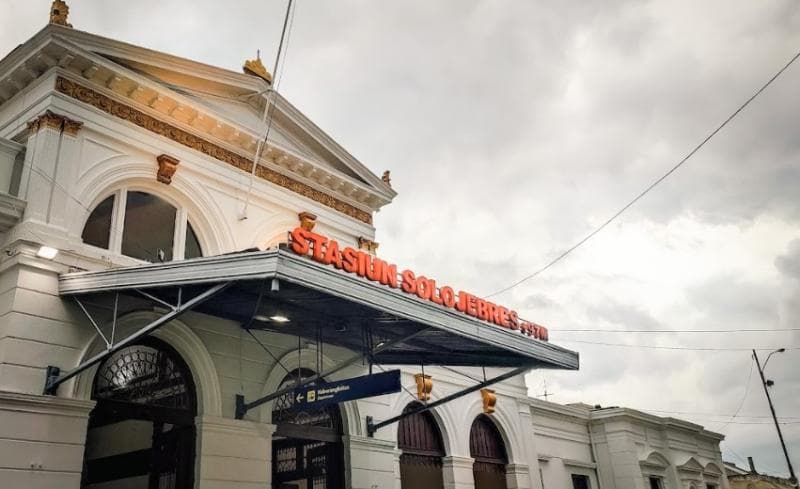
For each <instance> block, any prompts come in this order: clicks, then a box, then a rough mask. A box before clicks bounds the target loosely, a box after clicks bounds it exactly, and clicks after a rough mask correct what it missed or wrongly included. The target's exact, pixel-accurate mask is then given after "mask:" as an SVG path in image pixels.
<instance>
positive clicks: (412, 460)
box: [397, 403, 444, 489]
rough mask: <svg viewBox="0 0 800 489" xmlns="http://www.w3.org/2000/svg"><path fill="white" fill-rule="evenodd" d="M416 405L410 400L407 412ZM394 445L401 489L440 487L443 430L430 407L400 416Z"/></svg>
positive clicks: (435, 488) (440, 488)
mask: <svg viewBox="0 0 800 489" xmlns="http://www.w3.org/2000/svg"><path fill="white" fill-rule="evenodd" d="M417 406H419V404H418V403H411V404H409V405H408V406H406V408H405V410H404V412H407V411H409V410H411V409H413V408H415V407H417ZM397 448H399V449H400V450H402V452H403V453H402V454H401V455H400V486H401V489H442V488H443V487H444V480H443V478H442V457H444V444H443V443H442V433H441V432H440V431H439V426H438V425H437V424H436V420H435V419H434V418H433V415H432V414H431V413H430V412H429V411H425V412H422V413H417V414H413V415H411V416H408V417H406V418H403V419H401V420H400V423H399V425H398V427H397Z"/></svg>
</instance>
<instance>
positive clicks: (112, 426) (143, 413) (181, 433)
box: [81, 338, 197, 489]
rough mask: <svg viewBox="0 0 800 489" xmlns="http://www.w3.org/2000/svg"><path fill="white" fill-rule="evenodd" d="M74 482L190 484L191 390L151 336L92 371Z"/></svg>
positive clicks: (168, 488) (172, 355)
mask: <svg viewBox="0 0 800 489" xmlns="http://www.w3.org/2000/svg"><path fill="white" fill-rule="evenodd" d="M92 399H95V400H96V401H97V405H96V406H95V408H94V410H93V411H92V413H91V415H90V417H89V429H88V431H87V435H86V451H85V454H84V466H83V474H82V478H81V487H83V488H87V489H91V488H95V487H97V488H100V487H102V488H103V489H106V488H110V489H114V488H126V489H128V488H130V489H182V488H190V487H192V486H193V485H194V484H193V481H194V458H195V427H194V418H195V416H196V414H197V406H196V397H195V387H194V382H193V381H192V376H191V373H190V371H189V368H188V367H187V366H186V363H184V361H183V359H181V357H180V355H178V353H177V352H175V350H173V349H172V348H171V347H170V346H169V345H167V344H166V343H164V342H162V341H159V340H157V339H155V338H146V339H143V340H142V341H141V342H140V343H138V344H135V345H131V346H128V347H126V348H123V349H121V350H119V351H118V352H116V353H114V354H113V355H111V356H110V357H109V358H108V359H107V360H106V361H105V362H103V363H102V364H101V365H100V367H99V368H98V370H97V375H96V376H95V379H94V387H93V390H92Z"/></svg>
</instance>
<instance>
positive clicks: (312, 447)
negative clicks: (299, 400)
mask: <svg viewBox="0 0 800 489" xmlns="http://www.w3.org/2000/svg"><path fill="white" fill-rule="evenodd" d="M314 375H316V373H315V372H314V371H313V370H310V369H305V368H302V369H296V370H294V371H292V372H289V373H288V374H287V375H286V377H284V379H283V382H281V385H280V387H279V389H282V388H284V387H289V386H291V385H293V384H294V383H296V382H297V381H298V379H300V380H301V381H302V380H305V379H307V378H309V377H313V376H314ZM294 402H295V399H294V396H293V395H292V394H291V393H289V394H286V395H283V396H281V397H279V398H277V399H275V404H274V405H273V410H272V423H273V424H275V425H276V430H275V435H274V436H273V438H272V487H273V488H274V489H343V488H344V470H343V467H344V455H343V446H342V417H341V414H340V413H339V407H338V406H336V405H332V406H323V407H320V408H316V409H303V410H299V409H295V408H294Z"/></svg>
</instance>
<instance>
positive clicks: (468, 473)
mask: <svg viewBox="0 0 800 489" xmlns="http://www.w3.org/2000/svg"><path fill="white" fill-rule="evenodd" d="M474 461H475V460H474V459H473V458H471V457H443V458H442V478H443V479H444V489H475V478H474V476H473V475H472V464H473V463H474Z"/></svg>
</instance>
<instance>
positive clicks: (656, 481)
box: [650, 476, 664, 489]
mask: <svg viewBox="0 0 800 489" xmlns="http://www.w3.org/2000/svg"><path fill="white" fill-rule="evenodd" d="M650 489H664V483H663V482H661V477H653V476H650Z"/></svg>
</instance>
